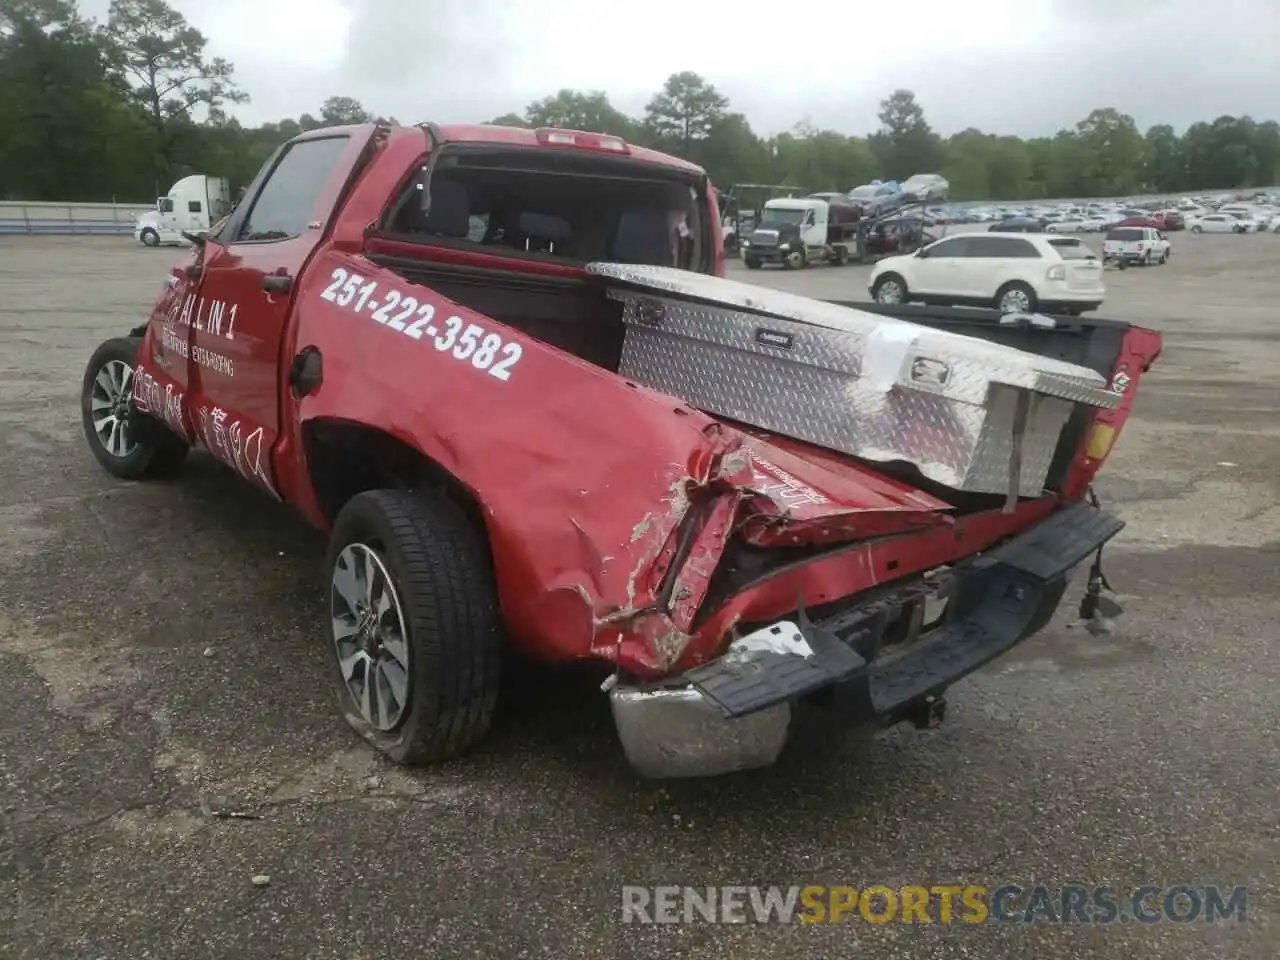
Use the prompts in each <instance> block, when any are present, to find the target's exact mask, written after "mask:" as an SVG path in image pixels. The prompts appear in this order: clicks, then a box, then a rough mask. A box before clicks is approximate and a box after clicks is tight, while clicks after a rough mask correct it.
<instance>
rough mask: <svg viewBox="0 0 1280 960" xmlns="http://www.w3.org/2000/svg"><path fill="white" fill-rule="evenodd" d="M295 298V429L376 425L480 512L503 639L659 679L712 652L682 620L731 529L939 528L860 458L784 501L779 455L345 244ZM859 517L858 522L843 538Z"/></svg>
mask: <svg viewBox="0 0 1280 960" xmlns="http://www.w3.org/2000/svg"><path fill="white" fill-rule="evenodd" d="M337 269H343V270H347V271H349V272H351V273H358V274H359V275H360V278H361V282H362V283H375V284H377V285H378V293H377V294H376V295H379V296H381V295H382V291H383V290H384V289H388V288H389V289H394V290H398V291H400V292H401V293H403V294H404V295H406V296H408V295H410V294H412V295H413V296H415V297H417V298H418V302H419V303H421V304H427V303H430V304H432V305H434V307H435V317H436V320H435V325H436V326H437V327H441V328H442V329H443V323H444V322H445V321H444V319H443V318H449V319H450V320H451V319H453V318H457V319H458V320H460V322H461V323H462V324H463V325H464V326H465V325H467V324H471V323H475V324H477V325H478V326H479V327H481V328H482V330H484V331H487V332H492V333H495V334H497V335H499V336H500V337H501V338H502V341H503V343H505V344H516V345H518V347H519V353H520V358H519V362H518V364H516V365H514V366H512V367H511V368H510V374H511V375H510V377H509V378H508V379H505V380H499V379H495V378H494V377H492V376H487V375H485V371H484V370H483V369H481V368H480V367H477V366H476V365H475V364H473V363H470V362H468V360H467V358H466V357H461V358H460V357H458V356H457V355H455V354H454V353H452V352H450V351H448V350H444V349H442V348H440V346H439V344H438V343H437V344H432V343H431V342H430V340H429V336H428V337H426V338H423V339H419V340H416V341H415V340H412V339H409V338H407V337H405V336H404V335H402V334H401V333H400V332H397V331H395V330H394V329H393V328H392V327H389V326H388V325H386V324H385V323H380V322H376V321H375V319H374V318H373V317H372V316H370V314H371V313H372V311H368V310H365V311H353V310H351V309H344V308H342V307H340V306H338V305H337V304H336V303H335V302H334V301H333V300H331V299H326V298H324V297H323V296H321V294H322V292H323V291H324V290H325V289H326V287H328V288H330V289H332V281H331V279H330V278H331V276H333V275H334V273H333V271H335V270H337ZM339 299H340V298H339ZM298 310H299V313H300V316H299V327H298V331H297V341H296V342H297V346H298V347H302V346H304V345H310V346H315V347H317V348H318V349H319V350H320V351H321V354H322V356H323V365H324V378H323V383H322V385H321V387H320V389H319V390H317V391H316V392H314V393H312V394H309V395H308V396H306V397H304V398H302V400H301V401H299V403H298V404H297V408H296V414H295V416H296V417H297V422H298V424H299V425H301V424H303V423H305V422H306V421H309V420H312V419H316V418H326V419H329V418H332V419H337V420H343V421H347V422H351V423H357V424H363V425H367V426H370V427H373V428H376V429H378V430H381V431H384V432H386V433H389V434H391V435H392V436H395V437H396V438H398V439H400V440H401V441H403V442H404V443H406V444H408V445H409V446H411V447H413V448H415V449H417V450H419V451H421V453H422V454H423V455H425V456H426V457H428V458H430V459H431V460H432V461H434V462H435V463H436V464H438V465H439V466H440V467H441V468H442V469H444V470H446V471H448V472H449V473H450V474H451V475H452V476H453V477H454V478H456V479H457V481H458V482H459V483H461V484H462V485H463V486H464V487H466V488H467V489H468V490H469V491H470V492H471V494H472V496H473V497H474V499H475V501H476V502H477V504H479V506H480V509H481V512H482V514H483V516H484V519H485V523H486V526H487V533H488V538H489V542H490V545H491V549H492V553H493V559H494V565H495V571H496V575H497V580H498V588H499V594H500V601H501V605H502V612H503V617H504V620H505V622H506V624H507V625H508V630H509V632H510V635H511V636H512V639H513V640H514V641H515V642H517V643H518V644H519V645H520V646H522V647H524V648H526V649H527V650H528V651H529V652H530V653H532V654H534V655H536V656H538V657H539V658H541V659H549V660H571V659H582V658H596V659H603V660H607V661H612V662H615V663H617V664H618V665H619V666H620V667H622V668H623V669H625V670H627V671H629V672H631V673H635V674H637V675H640V676H653V675H659V674H662V673H664V672H667V671H669V670H670V669H671V667H672V666H673V665H674V664H675V663H676V662H677V661H678V660H680V659H681V658H682V657H687V656H688V655H691V654H692V653H693V652H694V651H693V650H692V647H691V645H692V646H696V647H697V648H698V649H699V651H700V652H701V653H705V654H706V655H711V648H712V647H714V646H716V645H717V644H719V643H720V642H721V640H722V636H721V635H719V634H716V635H714V636H713V635H703V634H702V633H699V632H698V631H697V630H694V628H693V624H694V616H695V614H696V613H697V610H698V607H699V605H700V604H701V602H702V600H703V598H704V596H705V594H706V591H707V587H708V584H709V582H710V578H711V576H712V574H713V572H714V571H715V569H716V566H717V563H718V562H719V560H720V557H721V555H722V553H723V551H724V547H725V543H726V541H727V540H728V538H729V537H730V536H731V535H734V534H735V533H738V532H741V533H742V534H743V535H745V536H754V537H756V538H757V539H760V540H761V541H762V542H769V540H770V538H771V537H778V536H782V535H783V534H782V531H783V530H784V528H785V525H786V522H787V520H788V518H789V517H790V518H792V519H794V521H795V523H796V529H797V530H801V531H804V530H811V531H812V533H811V536H812V537H813V538H818V537H819V536H820V535H823V534H825V535H826V536H834V534H832V533H831V529H830V528H832V526H833V525H832V524H831V523H827V524H825V525H824V524H823V523H822V518H823V517H824V516H826V517H827V518H828V520H830V519H832V518H834V517H836V516H837V515H838V516H843V517H847V516H851V515H855V514H858V515H861V516H862V517H863V518H864V519H868V518H869V512H873V511H880V512H881V513H883V512H888V513H893V514H896V515H897V516H898V517H899V519H900V521H901V524H903V525H906V526H908V527H909V526H911V525H913V524H914V525H919V524H920V523H921V522H922V520H921V518H922V517H926V516H928V517H930V518H931V519H932V521H934V522H937V521H938V519H939V517H938V515H937V513H935V512H934V511H936V510H938V509H941V508H944V507H945V506H946V505H945V504H940V503H939V502H938V501H933V500H932V499H931V498H928V497H925V496H924V495H923V494H918V492H917V493H911V492H910V491H909V488H901V489H899V488H897V487H896V486H894V485H893V484H892V483H890V482H888V481H880V480H878V479H877V478H876V475H875V474H873V473H872V472H870V471H867V472H866V473H867V477H866V483H865V484H862V485H859V484H858V483H855V482H853V481H852V480H850V479H849V478H848V477H846V478H844V479H843V480H841V479H840V478H839V477H838V476H837V474H836V472H835V470H834V467H831V466H830V465H828V466H827V467H825V468H824V467H822V466H821V464H814V463H809V464H808V468H809V469H810V470H811V473H810V476H812V477H814V478H817V479H819V480H820V481H821V482H822V483H824V484H830V485H831V486H832V488H833V489H838V494H839V495H838V497H836V496H835V495H833V494H831V493H826V494H816V493H815V495H816V496H817V500H816V501H814V500H813V498H809V499H808V500H806V501H805V502H804V503H789V502H787V500H786V498H785V497H784V496H782V495H781V493H780V489H770V484H773V485H774V486H775V487H776V486H777V485H778V484H781V486H782V487H785V488H788V489H792V488H796V487H797V486H798V487H801V488H804V487H805V486H806V484H805V482H804V481H802V479H801V478H800V477H798V476H797V475H796V472H797V471H799V470H801V469H802V468H805V466H806V464H805V462H804V461H802V460H801V459H800V458H799V457H798V455H797V454H796V453H795V451H794V450H788V449H784V448H782V447H781V446H778V447H773V446H770V445H769V443H768V442H767V441H766V440H765V439H764V438H759V437H757V438H749V437H747V436H746V435H745V434H743V433H742V432H740V431H738V430H736V429H733V428H731V427H729V426H727V425H725V424H722V423H720V422H718V421H716V420H714V419H713V418H711V417H709V416H707V415H705V414H703V413H701V412H699V411H697V410H694V409H692V408H690V407H687V406H685V405H684V404H682V403H680V402H679V401H678V400H675V399H673V398H672V397H670V396H667V395H664V394H661V393H657V392H655V391H651V390H647V389H645V388H643V387H640V386H638V385H636V384H633V383H629V382H627V381H625V380H623V379H622V378H620V377H618V376H615V375H614V374H612V373H609V372H607V371H604V370H601V369H600V368H598V367H594V366H592V365H590V364H587V363H585V362H582V361H579V360H577V359H576V358H574V357H571V356H568V355H566V354H564V353H562V352H561V351H559V350H556V349H554V348H551V347H549V346H546V345H544V344H542V343H541V342H539V341H537V340H534V339H532V338H530V337H527V336H525V335H524V334H522V333H520V332H519V331H517V330H513V329H511V328H508V327H505V326H503V325H502V324H499V323H497V322H495V321H493V320H491V319H489V318H488V317H484V316H482V315H479V314H476V313H474V312H473V311H469V310H467V309H466V308H463V307H460V306H459V305H457V304H455V303H453V302H451V301H448V300H446V299H444V298H442V297H439V296H437V295H435V294H434V292H433V291H430V290H427V289H426V288H423V287H419V286H415V285H413V284H409V283H408V282H407V281H405V280H403V279H401V278H400V277H398V276H396V275H395V274H392V273H390V272H389V271H386V270H383V269H382V268H380V267H378V266H377V265H375V264H373V263H371V262H370V261H368V260H365V259H363V258H361V257H356V256H350V255H346V254H339V253H336V252H334V251H326V252H325V253H323V254H322V255H321V256H319V257H318V258H317V261H315V262H313V265H312V267H311V268H310V269H308V270H307V271H306V278H305V279H304V283H303V285H302V288H301V289H300V291H299V294H298ZM442 342H443V341H442ZM761 457H763V458H765V459H764V460H763V461H761V459H760V458H761ZM762 462H763V464H764V466H761V463H762ZM788 478H789V479H788ZM912 497H915V499H912ZM752 518H756V520H755V521H752ZM874 528H875V525H874V524H872V523H871V522H870V520H869V519H868V526H867V529H865V530H862V531H860V534H859V535H866V533H867V531H868V530H871V529H874ZM820 531H821V534H820ZM851 533H852V531H849V532H846V533H845V534H844V538H845V539H848V538H849V536H850V535H851ZM806 536H809V535H806ZM787 542H791V541H790V540H788V541H787ZM704 647H705V648H706V649H705V651H704V650H703V649H702V648H704Z"/></svg>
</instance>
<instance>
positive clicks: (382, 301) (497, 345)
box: [320, 267, 524, 381]
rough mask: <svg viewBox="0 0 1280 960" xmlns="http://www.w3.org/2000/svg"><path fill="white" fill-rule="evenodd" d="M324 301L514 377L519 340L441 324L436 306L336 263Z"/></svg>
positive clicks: (499, 375)
mask: <svg viewBox="0 0 1280 960" xmlns="http://www.w3.org/2000/svg"><path fill="white" fill-rule="evenodd" d="M320 299H322V300H327V301H329V302H330V303H332V304H335V305H337V306H339V307H343V308H345V309H347V310H350V311H352V312H353V313H360V314H368V315H370V316H372V317H373V319H374V320H376V321H377V322H378V323H380V324H382V325H383V326H384V327H386V328H388V329H389V330H394V331H396V333H400V334H403V335H404V336H406V337H409V338H410V339H411V340H426V341H428V342H429V343H431V344H432V345H433V346H435V348H436V349H437V350H438V351H440V352H441V353H445V354H448V355H449V356H450V357H452V358H453V359H454V360H458V361H462V362H464V363H465V362H470V364H471V366H473V367H475V369H477V370H479V371H481V372H483V373H487V374H488V375H489V376H491V377H495V378H496V379H498V380H504V381H505V380H510V379H511V371H512V370H513V369H515V366H516V364H518V363H519V362H520V357H521V355H522V354H523V353H524V349H523V348H522V347H521V346H520V344H518V343H513V342H511V341H507V340H503V339H502V337H500V336H499V335H498V334H496V333H491V332H486V331H485V329H484V327H482V326H480V325H479V324H477V323H467V322H466V321H465V320H463V319H462V318H461V317H457V316H449V317H445V318H444V319H443V320H442V321H440V323H439V325H437V323H436V308H435V306H434V305H432V304H430V303H419V302H418V300H417V298H416V297H410V296H406V295H405V294H403V293H401V292H400V291H399V290H387V289H383V290H379V289H378V284H377V283H376V282H375V281H373V280H368V281H366V280H365V278H364V277H362V276H360V274H358V273H351V272H350V271H348V270H344V269H343V268H342V267H337V268H335V269H334V271H333V272H332V273H331V274H330V275H329V285H328V286H327V287H325V288H324V291H323V292H322V293H321V294H320Z"/></svg>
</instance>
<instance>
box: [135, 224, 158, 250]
mask: <svg viewBox="0 0 1280 960" xmlns="http://www.w3.org/2000/svg"><path fill="white" fill-rule="evenodd" d="M139 239H141V240H142V243H143V245H144V246H147V247H158V246H160V234H158V233H156V232H155V231H154V230H152V229H151V228H150V227H147V228H146V229H145V230H143V231H142V234H141V236H140V237H139Z"/></svg>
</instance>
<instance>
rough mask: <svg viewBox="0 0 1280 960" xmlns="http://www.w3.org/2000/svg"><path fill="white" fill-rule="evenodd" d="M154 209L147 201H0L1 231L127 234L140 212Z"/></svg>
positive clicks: (19, 232)
mask: <svg viewBox="0 0 1280 960" xmlns="http://www.w3.org/2000/svg"><path fill="white" fill-rule="evenodd" d="M154 209H155V206H154V205H152V204H146V203H56V202H55V203H47V202H37V201H31V202H28V201H25V200H0V234H107V235H113V234H114V235H128V234H131V233H133V224H134V221H135V220H136V219H137V218H138V214H140V213H145V212H146V211H148V210H154Z"/></svg>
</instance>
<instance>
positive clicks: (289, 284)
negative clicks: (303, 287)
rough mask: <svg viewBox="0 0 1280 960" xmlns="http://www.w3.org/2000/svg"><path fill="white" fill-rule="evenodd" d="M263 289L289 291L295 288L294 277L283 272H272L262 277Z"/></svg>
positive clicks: (272, 291) (277, 291) (279, 291)
mask: <svg viewBox="0 0 1280 960" xmlns="http://www.w3.org/2000/svg"><path fill="white" fill-rule="evenodd" d="M262 289H263V290H265V291H267V293H288V292H289V291H290V290H292V289H293V277H291V276H289V275H288V274H283V273H272V274H268V275H267V276H265V277H263V278H262Z"/></svg>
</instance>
